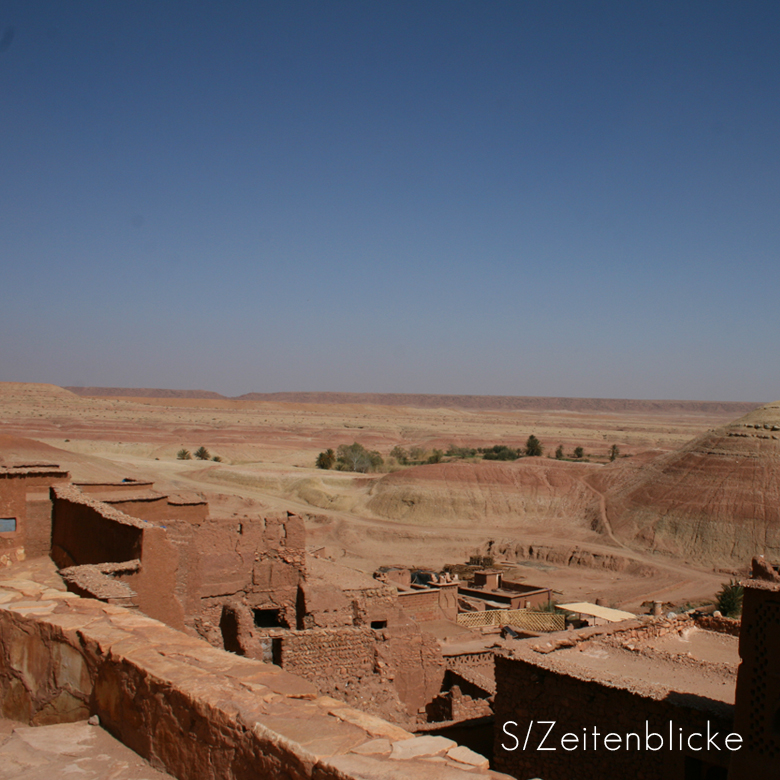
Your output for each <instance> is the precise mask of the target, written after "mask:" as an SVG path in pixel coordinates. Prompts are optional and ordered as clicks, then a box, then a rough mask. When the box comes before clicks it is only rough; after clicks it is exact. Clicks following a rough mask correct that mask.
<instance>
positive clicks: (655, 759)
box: [493, 656, 733, 780]
mask: <svg viewBox="0 0 780 780" xmlns="http://www.w3.org/2000/svg"><path fill="white" fill-rule="evenodd" d="M496 680H497V686H498V690H497V693H496V697H495V702H494V708H493V709H494V712H495V744H494V748H495V754H494V755H495V760H494V767H495V768H496V769H497V770H498V771H501V772H506V773H508V774H511V775H512V776H513V777H516V778H519V779H520V780H526V779H527V778H532V777H543V778H544V780H571V778H573V777H576V778H577V779H578V780H591V779H592V780H601V779H602V778H605V777H608V778H612V777H614V778H618V777H619V778H632V780H687V778H689V777H701V776H703V775H702V774H690V772H692V771H693V769H692V768H691V762H694V764H695V762H698V761H705V762H708V763H709V764H711V765H714V766H720V767H726V766H727V765H728V761H729V758H730V756H731V755H732V754H731V753H729V752H727V751H725V750H722V751H721V752H719V753H716V752H714V751H712V750H710V751H708V752H706V751H704V750H702V751H701V752H693V751H691V752H687V751H685V750H682V751H681V750H679V749H677V746H676V745H675V749H674V750H671V751H670V750H669V749H668V748H666V749H664V750H659V751H657V752H649V751H644V750H643V751H641V752H637V751H636V750H631V751H626V750H617V751H614V752H613V751H608V750H606V749H605V748H604V747H603V742H602V743H601V748H600V749H599V750H595V751H593V750H587V751H583V750H575V751H572V752H567V751H565V750H563V749H562V748H561V745H560V737H561V736H562V735H563V734H564V733H574V734H578V735H582V733H583V729H584V730H586V731H587V732H588V733H589V734H592V731H593V728H594V726H595V727H597V728H598V731H599V732H600V734H601V735H602V738H603V735H604V734H606V733H610V732H614V733H617V734H621V735H625V734H626V733H629V732H635V733H638V734H639V735H640V738H642V739H644V734H645V722H646V721H649V723H650V725H651V730H652V731H662V728H661V727H665V728H666V734H667V737H666V738H667V740H668V722H669V721H670V720H671V721H673V723H674V734H675V735H676V734H677V727H682V729H683V738H684V739H685V738H686V737H687V735H688V734H690V733H693V732H706V729H707V721H708V720H709V721H710V723H711V724H712V726H711V728H712V730H714V731H719V732H720V733H721V735H723V734H725V733H730V732H731V731H733V707H731V706H729V705H726V704H723V703H720V702H713V701H711V700H709V699H704V698H702V697H696V696H692V695H686V694H674V693H670V694H669V695H668V696H665V697H662V698H657V699H656V698H651V697H649V696H644V695H639V694H638V693H635V692H632V691H630V690H626V689H622V688H615V687H610V686H608V685H605V684H601V683H600V682H598V681H596V680H590V679H580V678H577V677H575V676H573V675H569V674H565V673H562V672H557V671H552V670H550V669H546V668H542V667H540V666H537V665H535V664H532V663H529V662H527V661H524V660H521V659H510V658H503V657H501V656H497V657H496ZM531 720H533V721H534V722H536V723H537V724H538V722H539V721H555V722H556V723H557V726H556V727H555V731H554V732H553V734H554V735H557V739H558V741H557V748H558V749H557V750H556V751H554V752H552V751H539V750H537V749H536V748H537V746H538V742H539V739H540V738H541V736H542V733H541V732H540V733H538V734H537V733H536V732H533V734H534V736H533V738H532V741H531V742H529V746H528V748H527V749H526V750H525V751H523V750H522V744H523V740H524V736H525V733H526V730H527V728H528V725H529V723H530V721H531ZM507 721H515V722H516V723H517V724H518V725H517V726H516V727H515V726H510V727H509V728H510V730H511V731H512V732H513V733H514V734H516V735H517V737H518V738H519V740H520V746H519V747H518V748H517V749H516V750H514V751H508V750H506V749H505V748H504V747H503V745H507V746H508V747H512V746H513V745H514V744H515V743H514V740H513V739H512V738H511V737H509V736H507V735H506V734H505V733H504V731H503V728H504V724H505V723H506V722H507ZM656 725H657V726H658V727H659V728H657V729H654V728H652V727H653V726H656ZM543 728H544V729H545V730H546V727H543ZM588 744H589V745H590V743H588ZM694 744H697V743H694ZM686 761H687V763H688V769H687V770H686ZM697 771H700V770H697Z"/></svg>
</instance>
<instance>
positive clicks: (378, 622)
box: [371, 620, 387, 630]
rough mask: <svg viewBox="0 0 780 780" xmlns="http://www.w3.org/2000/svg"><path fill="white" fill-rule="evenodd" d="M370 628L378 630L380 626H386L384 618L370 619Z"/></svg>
mask: <svg viewBox="0 0 780 780" xmlns="http://www.w3.org/2000/svg"><path fill="white" fill-rule="evenodd" d="M371 628H373V629H375V630H379V629H380V628H387V621H386V620H372V621H371Z"/></svg>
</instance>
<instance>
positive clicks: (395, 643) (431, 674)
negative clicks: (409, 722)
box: [377, 616, 445, 715]
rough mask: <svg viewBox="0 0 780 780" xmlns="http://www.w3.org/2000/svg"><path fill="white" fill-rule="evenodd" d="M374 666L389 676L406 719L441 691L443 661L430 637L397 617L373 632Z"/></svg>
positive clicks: (434, 640)
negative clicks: (375, 650) (406, 715)
mask: <svg viewBox="0 0 780 780" xmlns="http://www.w3.org/2000/svg"><path fill="white" fill-rule="evenodd" d="M377 634H378V640H377V666H378V667H379V669H380V671H381V672H382V673H383V674H385V675H388V674H391V675H392V680H393V685H394V686H395V689H396V690H397V691H398V696H399V698H400V699H401V701H402V702H403V703H404V704H405V705H406V708H407V711H408V713H409V714H410V715H413V714H414V713H416V712H418V711H420V710H423V709H424V708H425V705H426V704H427V703H428V702H429V701H431V700H432V699H433V698H434V696H436V695H437V694H438V693H439V691H440V690H441V686H442V680H443V679H444V672H445V666H444V659H443V658H442V654H441V648H440V647H439V643H438V642H437V641H436V639H435V638H434V637H433V635H431V634H428V633H426V632H425V631H420V629H419V628H418V627H417V625H416V624H415V623H414V622H413V621H411V620H410V619H408V618H407V619H406V622H404V621H403V620H402V619H401V617H400V616H399V617H398V618H397V619H396V620H393V621H391V622H390V623H389V624H388V627H387V628H385V629H383V630H382V631H379V632H377Z"/></svg>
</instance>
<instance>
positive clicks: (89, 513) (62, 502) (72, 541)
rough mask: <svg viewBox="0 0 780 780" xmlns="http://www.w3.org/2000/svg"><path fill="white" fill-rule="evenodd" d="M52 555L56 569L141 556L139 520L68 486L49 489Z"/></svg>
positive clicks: (141, 523)
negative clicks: (50, 496) (50, 491)
mask: <svg viewBox="0 0 780 780" xmlns="http://www.w3.org/2000/svg"><path fill="white" fill-rule="evenodd" d="M52 502H53V510H52V551H51V554H52V558H53V559H54V561H55V563H56V564H57V565H58V566H59V567H60V568H65V567H67V566H82V565H84V564H87V563H106V562H114V561H116V562H119V561H130V560H133V559H134V558H140V557H141V547H142V543H143V529H144V527H145V525H146V524H145V523H144V522H143V521H142V520H138V519H136V518H133V517H130V516H129V515H125V514H123V513H122V512H120V511H118V510H116V509H112V508H111V507H109V506H108V505H107V504H102V503H100V502H99V501H95V500H93V499H91V498H88V497H87V496H84V495H82V494H81V493H80V492H79V491H78V490H76V489H75V488H72V487H54V488H52Z"/></svg>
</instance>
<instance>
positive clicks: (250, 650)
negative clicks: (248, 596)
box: [221, 603, 445, 721]
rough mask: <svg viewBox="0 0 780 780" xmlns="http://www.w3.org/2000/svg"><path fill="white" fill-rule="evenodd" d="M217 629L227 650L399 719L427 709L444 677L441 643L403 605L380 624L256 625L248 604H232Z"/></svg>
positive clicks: (323, 691) (402, 719)
mask: <svg viewBox="0 0 780 780" xmlns="http://www.w3.org/2000/svg"><path fill="white" fill-rule="evenodd" d="M221 629H222V636H223V640H224V647H225V649H226V650H231V651H232V652H235V653H238V654H240V655H246V656H248V657H250V658H258V659H262V660H265V661H268V662H273V663H276V664H279V665H280V666H281V667H282V668H283V669H285V670H287V671H290V672H293V673H294V674H299V675H300V676H301V677H303V678H305V679H306V680H309V681H310V682H313V683H314V684H315V685H316V686H317V688H318V690H320V691H321V692H322V693H327V694H329V695H331V696H335V697H337V698H340V699H343V700H345V701H348V702H350V703H354V704H356V705H360V706H361V707H364V708H366V707H367V708H368V709H369V710H371V711H374V712H376V713H381V714H382V716H383V717H390V718H393V719H397V720H401V721H406V720H408V719H409V717H410V716H414V715H415V714H416V713H417V712H418V711H419V710H420V709H421V708H423V707H425V705H426V704H427V703H428V702H430V701H431V699H433V698H434V697H435V696H436V695H437V694H438V693H439V691H440V690H441V685H442V680H443V678H444V672H445V668H444V662H443V659H442V655H441V650H440V648H439V645H438V642H437V641H436V640H435V638H434V637H433V636H431V635H430V634H427V633H425V632H422V631H420V629H419V628H418V626H417V625H416V624H415V623H414V622H412V621H411V620H410V619H409V618H408V617H406V616H405V615H404V614H403V613H402V612H401V611H400V610H397V611H396V615H395V616H394V617H393V618H392V620H391V622H390V625H389V626H388V627H387V628H384V629H381V630H373V629H370V628H368V627H366V626H342V627H338V628H312V629H304V630H286V629H275V628H269V629H263V628H259V627H257V626H255V625H254V624H253V621H252V618H251V610H249V609H248V608H247V607H246V606H244V605H241V604H237V603H234V604H232V605H227V606H225V608H224V609H223V614H222V620H221Z"/></svg>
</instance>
